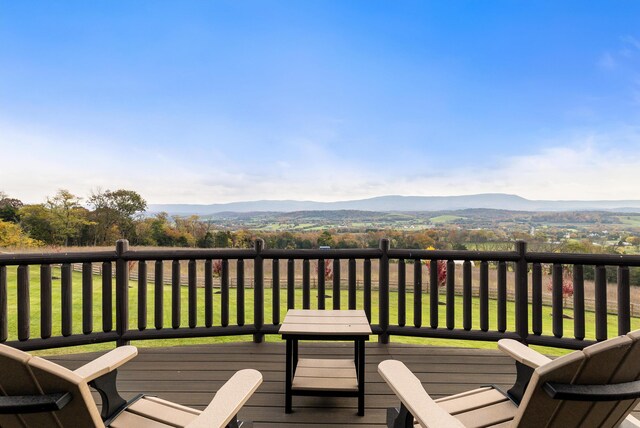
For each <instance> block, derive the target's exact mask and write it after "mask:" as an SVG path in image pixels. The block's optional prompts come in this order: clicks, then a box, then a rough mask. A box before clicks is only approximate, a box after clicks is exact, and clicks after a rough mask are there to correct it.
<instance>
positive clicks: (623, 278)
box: [618, 266, 631, 335]
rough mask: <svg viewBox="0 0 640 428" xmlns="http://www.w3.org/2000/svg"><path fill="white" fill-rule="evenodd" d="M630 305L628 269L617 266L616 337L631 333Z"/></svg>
mask: <svg viewBox="0 0 640 428" xmlns="http://www.w3.org/2000/svg"><path fill="white" fill-rule="evenodd" d="M630 303H631V296H630V290H629V267H628V266H618V335H623V334H627V333H629V332H630V331H631V318H630V315H629V304H630Z"/></svg>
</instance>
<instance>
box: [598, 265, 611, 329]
mask: <svg viewBox="0 0 640 428" xmlns="http://www.w3.org/2000/svg"><path fill="white" fill-rule="evenodd" d="M595 286H596V289H595V298H596V340H597V341H601V340H606V339H607V337H608V334H607V268H606V267H604V266H602V265H598V266H596V277H595Z"/></svg>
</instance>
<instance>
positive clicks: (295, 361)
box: [292, 339, 298, 376]
mask: <svg viewBox="0 0 640 428" xmlns="http://www.w3.org/2000/svg"><path fill="white" fill-rule="evenodd" d="M292 368H293V371H292V374H293V376H295V375H296V369H297V368H298V339H293V365H292Z"/></svg>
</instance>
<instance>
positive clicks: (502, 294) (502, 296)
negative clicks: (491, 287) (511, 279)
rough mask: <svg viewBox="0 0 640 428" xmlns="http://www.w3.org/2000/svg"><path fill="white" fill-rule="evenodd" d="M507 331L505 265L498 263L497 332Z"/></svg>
mask: <svg viewBox="0 0 640 428" xmlns="http://www.w3.org/2000/svg"><path fill="white" fill-rule="evenodd" d="M506 330H507V264H506V263H505V262H502V261H500V262H498V331H499V332H500V333H504V332H505V331H506Z"/></svg>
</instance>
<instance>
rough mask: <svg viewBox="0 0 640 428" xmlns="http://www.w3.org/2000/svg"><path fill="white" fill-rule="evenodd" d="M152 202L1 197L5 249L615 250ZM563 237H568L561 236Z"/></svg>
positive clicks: (107, 195) (119, 194)
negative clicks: (236, 214)
mask: <svg viewBox="0 0 640 428" xmlns="http://www.w3.org/2000/svg"><path fill="white" fill-rule="evenodd" d="M146 209H147V202H146V200H145V199H144V198H143V197H142V196H141V195H140V194H138V193H137V192H136V191H133V190H126V189H118V190H113V191H112V190H97V191H93V192H91V194H90V195H89V196H88V197H86V198H82V197H80V196H78V195H75V194H73V193H71V192H69V191H68V190H65V189H61V190H59V191H58V192H57V193H56V194H54V195H52V196H50V197H47V198H46V201H45V202H43V203H39V204H24V203H23V202H22V201H21V200H19V199H16V198H13V197H11V196H9V195H7V194H6V193H4V192H2V191H0V247H34V246H43V245H57V246H112V245H113V244H114V242H115V241H116V240H118V239H121V238H125V239H128V240H129V242H130V243H131V244H132V245H138V246H163V247H199V248H249V247H251V246H252V245H253V241H254V240H255V239H256V238H262V239H263V240H264V241H265V243H266V245H267V247H268V248H282V249H309V248H318V247H320V246H329V247H332V248H374V247H377V246H378V243H379V241H380V239H381V238H388V239H389V240H390V241H391V246H392V247H393V248H408V249H424V248H429V247H432V248H435V249H454V250H465V249H469V250H487V249H489V250H499V251H502V250H504V251H508V250H512V249H513V241H515V240H518V239H522V240H525V241H527V242H528V243H529V247H530V249H531V250H532V251H562V252H579V253H580V252H582V253H597V252H603V250H607V251H608V252H615V251H616V248H604V247H595V246H594V244H593V242H591V241H590V240H589V239H572V240H567V241H563V242H562V243H559V242H553V241H555V240H556V239H557V238H556V237H554V236H550V235H549V233H551V232H550V231H551V230H552V229H550V231H548V232H546V233H545V234H541V233H540V231H539V230H538V231H536V233H535V234H530V233H526V232H523V231H521V230H520V231H519V230H505V229H504V228H500V227H492V228H476V229H472V228H464V227H460V226H457V225H440V226H434V227H433V228H428V229H421V230H393V229H380V230H371V229H368V228H367V229H365V230H362V231H349V232H345V231H340V232H338V231H337V230H335V229H325V230H311V231H296V232H290V231H269V232H267V231H258V230H247V229H238V230H229V229H227V228H224V227H221V226H218V225H216V224H215V223H214V222H213V221H212V220H210V219H203V218H201V217H199V216H197V215H192V216H186V217H180V216H170V215H169V214H167V213H158V214H155V215H149V214H148V213H146ZM563 233H564V232H563Z"/></svg>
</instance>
